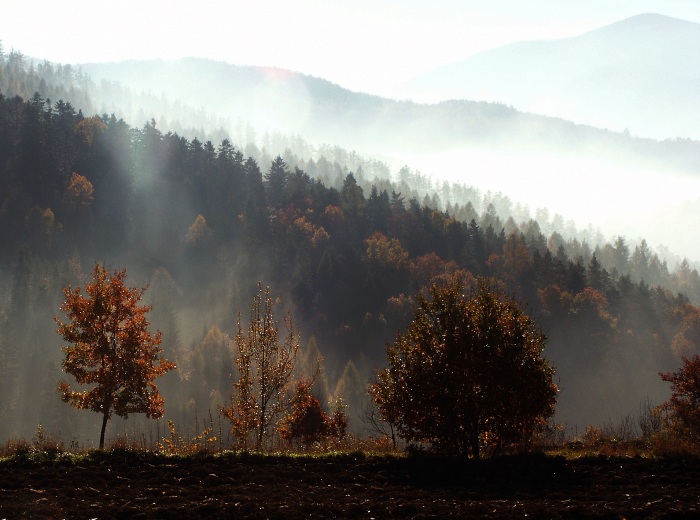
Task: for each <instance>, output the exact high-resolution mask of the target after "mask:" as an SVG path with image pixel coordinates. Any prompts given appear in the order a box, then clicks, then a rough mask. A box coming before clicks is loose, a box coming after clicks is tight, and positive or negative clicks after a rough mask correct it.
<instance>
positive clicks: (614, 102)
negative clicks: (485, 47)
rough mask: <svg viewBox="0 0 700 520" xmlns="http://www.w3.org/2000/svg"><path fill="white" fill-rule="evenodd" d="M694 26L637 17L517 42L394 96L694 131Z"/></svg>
mask: <svg viewBox="0 0 700 520" xmlns="http://www.w3.org/2000/svg"><path fill="white" fill-rule="evenodd" d="M698 47H700V24H695V23H692V22H687V21H684V20H678V19H674V18H669V17H665V16H661V15H656V14H643V15H638V16H635V17H632V18H629V19H626V20H622V21H620V22H616V23H613V24H611V25H609V26H606V27H602V28H600V29H597V30H594V31H590V32H588V33H586V34H583V35H581V36H578V37H576V38H569V39H563V40H556V41H532V42H520V43H515V44H511V45H508V46H506V47H502V48H498V49H494V50H490V51H486V52H482V53H479V54H477V55H475V56H472V57H471V58H469V59H467V60H465V61H462V62H458V63H454V64H452V65H448V66H445V67H441V68H439V69H436V70H434V71H431V72H428V73H426V74H424V75H421V76H419V77H417V78H415V79H414V80H412V81H411V82H409V83H408V84H406V85H404V87H403V88H402V92H401V94H402V95H404V96H408V97H412V98H415V99H420V100H430V101H433V102H434V101H436V100H444V99H464V98H466V99H475V100H486V101H494V102H499V103H505V104H508V105H512V106H514V107H515V108H517V109H518V110H523V111H526V112H534V113H538V114H545V115H550V116H555V117H561V118H564V119H567V120H571V121H575V122H577V123H581V124H587V125H593V126H596V127H601V128H609V129H611V130H614V131H618V132H620V131H623V130H624V129H628V130H629V131H630V132H631V133H632V134H633V135H638V136H645V137H652V138H655V139H666V138H675V137H691V138H694V139H697V138H699V137H700V123H699V121H700V117H699V116H700V103H698V101H697V95H696V91H697V85H698V83H699V82H700V56H698V54H697V53H696V52H694V51H693V49H697V48H698Z"/></svg>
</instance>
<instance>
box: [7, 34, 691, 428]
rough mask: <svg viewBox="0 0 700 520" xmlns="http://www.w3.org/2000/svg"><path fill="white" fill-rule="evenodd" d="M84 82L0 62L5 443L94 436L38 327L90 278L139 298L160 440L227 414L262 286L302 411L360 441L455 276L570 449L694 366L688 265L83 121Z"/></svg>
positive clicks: (306, 162) (337, 165)
mask: <svg viewBox="0 0 700 520" xmlns="http://www.w3.org/2000/svg"><path fill="white" fill-rule="evenodd" d="M0 50H1V48H0ZM61 77H64V79H61ZM64 80H65V81H64ZM83 80H84V78H83V77H82V73H80V72H79V71H75V70H73V69H71V68H70V67H61V66H53V65H50V64H44V65H40V66H37V67H35V66H34V65H33V64H32V63H30V62H29V61H27V60H24V59H22V57H21V55H18V54H17V53H14V54H13V53H11V54H10V55H7V56H6V55H4V54H2V52H0V186H2V190H0V289H1V291H0V416H1V417H3V420H2V422H0V438H8V437H26V438H31V437H32V435H33V433H34V432H35V430H36V428H37V425H39V424H41V425H42V427H43V428H44V429H45V430H46V431H51V432H54V433H56V434H57V435H61V436H62V438H63V439H78V440H80V441H84V440H85V439H86V438H87V437H90V436H91V435H92V434H93V432H94V431H96V428H95V426H94V425H95V423H96V421H98V418H95V417H89V415H92V414H86V413H81V412H79V411H75V410H72V409H69V407H67V406H65V405H63V404H62V403H61V402H60V398H59V395H58V392H57V389H56V388H57V384H58V381H59V380H60V379H62V377H63V373H62V371H61V367H60V360H61V350H60V346H61V340H60V338H59V337H58V336H57V335H56V332H55V323H54V317H56V316H58V315H59V312H60V311H59V308H60V307H61V303H62V298H63V293H62V288H63V287H65V286H67V285H72V286H78V285H80V284H83V283H85V281H86V279H87V277H88V276H89V273H90V272H91V269H92V266H93V265H94V264H95V263H96V262H101V263H103V264H104V265H106V266H107V267H109V268H111V269H122V268H124V269H126V270H127V272H128V281H129V283H130V284H131V285H137V286H140V287H142V286H148V289H147V291H146V292H145V294H144V298H145V300H146V302H147V303H148V304H149V305H152V306H153V310H152V312H151V313H150V317H149V319H150V321H151V324H152V328H153V329H158V330H160V331H162V333H163V344H162V346H163V348H164V353H165V355H166V357H167V358H168V359H170V360H172V361H173V362H175V363H176V365H177V370H173V371H172V372H170V373H169V374H167V375H166V376H164V377H163V379H162V381H161V382H160V384H159V388H160V389H161V393H162V394H163V396H164V398H165V403H166V404H165V418H167V419H170V420H173V421H175V423H177V424H181V425H185V426H186V425H192V424H194V423H195V422H196V421H197V420H199V419H202V418H204V417H208V416H209V414H214V415H216V414H217V410H218V409H219V408H220V407H221V406H222V405H224V404H225V403H226V402H227V399H228V396H229V394H230V392H231V373H232V372H233V371H234V352H233V349H232V348H233V347H232V341H231V340H232V336H233V335H234V334H235V327H236V315H237V313H238V311H240V310H242V311H243V313H244V314H245V312H246V310H247V307H248V304H249V302H250V299H251V296H252V295H253V294H254V293H255V292H256V288H257V286H258V283H263V284H265V285H266V286H269V287H270V288H271V292H272V294H273V295H274V296H275V298H276V305H277V306H278V307H279V309H280V312H279V315H280V316H282V315H283V314H284V313H285V312H286V311H289V312H291V314H292V315H293V316H294V319H295V322H296V323H297V324H298V325H299V327H300V331H301V338H302V354H303V356H302V358H303V360H305V361H304V362H305V363H307V364H311V363H312V360H313V359H315V358H316V357H317V356H318V355H321V356H322V357H323V360H324V361H323V368H322V371H321V372H320V374H319V377H318V378H317V381H316V386H315V389H314V392H315V393H316V394H317V395H318V396H319V398H320V400H321V402H327V401H328V400H329V399H331V398H338V397H342V399H343V400H344V401H345V402H346V403H347V404H348V411H349V417H350V427H351V429H354V431H356V432H362V431H363V428H364V423H363V421H362V418H363V415H364V413H365V412H366V409H367V407H368V406H369V404H368V403H369V401H368V398H367V386H368V382H369V380H370V379H371V377H372V374H373V373H374V372H376V370H377V369H378V368H380V367H382V366H383V365H384V363H385V361H386V360H385V345H386V343H387V341H389V340H390V338H392V337H393V335H394V333H395V332H396V330H398V329H401V328H404V327H405V326H406V324H407V323H408V321H409V320H410V317H411V311H412V305H413V301H412V296H411V295H413V294H415V293H416V291H418V290H420V289H421V288H423V287H425V286H426V285H427V284H428V283H429V282H430V281H431V280H436V279H438V280H439V279H440V278H441V277H443V278H444V277H448V276H449V275H452V274H455V273H458V274H460V275H461V276H463V277H464V278H467V279H469V278H474V277H490V278H493V279H496V280H497V281H498V282H499V283H501V284H503V286H504V287H506V288H507V291H508V292H509V293H510V294H512V295H514V297H515V298H517V299H518V300H519V301H521V302H522V303H523V305H524V306H525V307H526V308H527V310H528V312H529V314H530V315H531V316H533V318H534V319H536V321H537V323H538V324H539V326H540V327H541V329H542V330H543V331H544V333H545V334H546V336H547V338H548V339H547V348H546V350H545V352H544V355H545V356H546V357H547V358H548V359H549V360H550V362H551V363H552V365H553V366H554V368H555V370H556V379H557V384H558V386H559V388H560V395H559V398H558V405H557V416H556V420H557V421H558V422H561V423H563V424H564V425H565V426H566V428H568V429H571V430H572V432H574V431H575V432H580V431H583V429H584V428H585V426H586V425H588V424H598V425H602V424H606V423H608V422H611V421H612V422H616V421H618V420H619V419H620V418H622V417H625V416H626V415H628V414H630V413H632V414H634V413H636V412H637V411H638V410H639V408H640V406H643V403H645V402H651V403H653V404H660V403H661V402H663V401H665V400H666V399H667V398H668V393H669V389H668V385H667V384H665V383H664V382H662V381H661V378H660V377H659V375H658V373H659V372H669V371H673V370H676V369H677V367H678V366H679V365H680V364H681V360H682V357H683V356H686V357H689V356H692V355H694V354H696V353H700V309H699V308H698V306H697V305H698V304H700V276H699V275H698V272H697V269H696V268H695V267H694V265H693V264H691V262H689V261H688V260H687V259H683V260H682V261H680V262H678V263H677V265H675V263H674V265H671V266H669V265H668V264H667V261H666V260H664V259H663V258H662V257H660V256H659V254H657V252H655V251H653V250H652V249H651V248H650V247H649V245H648V244H647V243H646V241H644V240H641V241H640V242H638V243H633V242H631V241H628V240H627V239H626V238H625V237H622V236H618V237H616V238H615V239H613V240H612V241H610V242H605V241H599V240H595V241H594V240H592V238H593V237H589V238H591V240H590V241H589V240H587V239H586V238H585V237H584V238H582V237H581V235H580V234H579V235H577V234H576V233H575V232H574V233H569V234H567V231H566V227H565V226H563V225H561V226H554V225H553V223H552V222H550V221H549V220H548V218H547V215H546V212H538V218H537V219H533V218H531V217H530V216H529V215H528V214H527V212H525V211H514V210H513V208H512V205H511V204H510V203H509V202H508V201H507V200H505V201H504V199H503V198H502V197H499V196H497V195H493V194H487V195H481V194H480V193H479V192H478V190H473V189H469V188H468V187H464V186H457V185H453V186H450V185H447V184H445V185H443V186H438V187H432V186H430V183H429V182H427V181H426V179H424V178H422V177H421V176H420V175H417V174H414V173H413V172H411V171H410V169H403V170H402V171H400V172H398V174H397V176H396V177H395V178H394V179H393V180H392V178H391V175H389V174H388V172H385V171H384V170H383V169H382V168H381V167H376V168H371V167H367V164H370V165H371V164H372V163H365V168H363V167H362V166H361V165H358V161H355V162H354V164H353V163H352V161H348V163H345V164H343V163H342V162H341V161H339V160H337V157H339V156H342V155H343V154H341V153H339V152H338V150H337V149H336V150H335V151H334V154H335V155H336V157H335V158H334V157H331V156H330V155H329V157H330V160H329V159H328V158H326V157H321V158H316V159H314V158H312V157H310V156H309V157H302V156H299V155H296V154H295V153H292V151H291V150H289V149H288V148H284V149H264V148H263V149H260V148H259V147H257V146H255V145H251V144H250V143H245V142H240V143H233V142H232V141H231V140H230V139H229V138H227V137H225V136H220V137H221V139H220V140H218V141H212V140H211V139H209V137H208V136H207V137H206V138H203V140H199V139H198V138H197V137H192V138H186V137H184V136H183V135H180V134H179V133H177V132H175V131H172V130H170V129H167V128H161V127H160V126H159V124H158V122H157V121H155V120H153V119H152V120H149V121H146V122H144V124H143V125H142V126H140V127H133V126H130V125H129V124H127V123H126V122H125V121H124V119H122V118H121V117H120V115H119V113H118V112H115V113H113V114H101V115H98V114H94V113H93V112H92V111H90V110H91V109H92V106H93V105H92V104H91V103H90V101H89V99H88V98H86V97H85V94H84V91H83V90H81V89H79V88H78V89H76V88H74V87H72V86H71V85H74V84H77V83H80V81H83ZM201 135H204V133H202V134H201ZM348 155H351V154H345V156H348ZM348 164H350V166H348ZM375 166H376V165H375ZM455 166H456V167H459V165H455ZM351 168H352V169H351ZM431 189H432V191H431ZM113 422H114V424H113V425H112V426H111V428H112V431H111V435H117V434H118V433H121V432H130V431H137V432H141V433H143V434H144V435H154V434H153V433H152V430H151V428H152V426H151V425H149V424H146V423H145V422H139V420H138V418H130V419H129V420H128V421H126V422H116V421H113ZM158 427H159V428H160V431H161V432H164V431H165V427H164V426H163V425H160V426H158Z"/></svg>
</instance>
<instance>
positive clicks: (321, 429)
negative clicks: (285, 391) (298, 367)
mask: <svg viewBox="0 0 700 520" xmlns="http://www.w3.org/2000/svg"><path fill="white" fill-rule="evenodd" d="M312 386H313V385H312V383H311V381H310V380H302V381H300V382H299V383H298V384H297V389H296V393H295V395H294V399H293V403H292V409H291V412H290V413H289V414H287V415H286V416H285V417H283V418H282V420H281V421H280V423H279V427H278V430H279V432H280V437H282V439H283V440H285V441H287V442H288V443H296V446H297V448H308V447H309V446H311V445H313V444H314V443H316V442H321V441H324V440H333V441H342V440H343V438H344V437H345V436H346V434H347V430H348V417H347V414H346V413H345V404H344V403H343V400H342V399H335V400H334V403H333V411H332V412H331V415H330V416H329V415H328V414H327V413H326V412H325V410H324V409H323V407H322V406H321V402H320V401H319V400H318V398H317V397H316V396H315V395H314V394H313V392H312Z"/></svg>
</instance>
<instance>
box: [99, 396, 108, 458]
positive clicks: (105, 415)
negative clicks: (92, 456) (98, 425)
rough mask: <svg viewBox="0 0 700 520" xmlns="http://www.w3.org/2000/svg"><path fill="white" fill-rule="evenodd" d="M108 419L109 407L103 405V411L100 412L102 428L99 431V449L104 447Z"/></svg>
mask: <svg viewBox="0 0 700 520" xmlns="http://www.w3.org/2000/svg"><path fill="white" fill-rule="evenodd" d="M108 420H109V407H108V406H105V411H104V413H103V414H102V430H101V431H100V451H101V450H103V449H104V447H105V430H106V429H107V421H108Z"/></svg>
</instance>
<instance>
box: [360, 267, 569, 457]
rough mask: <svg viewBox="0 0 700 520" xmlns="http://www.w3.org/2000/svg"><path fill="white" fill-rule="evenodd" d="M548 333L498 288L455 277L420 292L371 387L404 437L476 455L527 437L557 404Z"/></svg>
mask: <svg viewBox="0 0 700 520" xmlns="http://www.w3.org/2000/svg"><path fill="white" fill-rule="evenodd" d="M544 344H545V337H544V336H543V335H542V334H541V333H540V332H539V331H538V330H537V328H536V327H535V324H534V322H533V321H532V320H531V319H530V318H529V317H528V316H527V315H526V314H524V313H523V312H522V311H521V310H520V308H519V307H518V306H517V305H516V304H515V303H514V302H513V301H511V300H509V299H508V298H506V297H505V296H504V295H503V294H502V293H501V292H499V291H497V290H496V289H494V288H491V287H489V286H488V284H487V283H486V282H485V281H484V280H481V281H480V282H479V284H478V287H476V288H470V287H465V285H464V283H463V282H462V280H461V279H460V278H459V277H454V278H453V279H452V280H451V281H450V282H449V283H447V284H445V285H438V284H435V283H433V284H431V286H430V289H429V297H426V296H424V295H422V294H421V293H418V294H417V295H416V307H415V311H414V315H413V321H412V322H411V323H410V324H409V326H408V328H407V329H406V331H405V332H404V333H399V334H397V336H396V339H395V341H394V342H393V343H392V344H391V345H389V346H388V348H387V361H388V363H389V367H388V368H387V369H385V370H382V371H381V372H379V374H378V375H377V382H376V383H374V384H373V385H372V386H371V390H370V392H371V394H372V398H373V399H374V401H375V403H376V404H377V406H378V408H379V410H380V411H381V413H382V415H383V416H384V417H385V418H387V420H389V422H392V423H396V424H397V425H398V429H399V432H400V434H401V435H402V436H403V437H404V438H406V439H407V440H409V441H413V442H421V443H426V444H429V445H431V446H432V447H433V448H435V449H437V450H442V451H446V452H448V453H453V454H462V455H471V456H473V457H474V458H479V457H480V456H481V454H482V453H483V452H484V451H485V452H486V453H495V452H497V451H498V450H499V449H500V448H502V447H505V446H508V445H511V444H518V443H522V442H524V441H527V440H528V439H529V438H530V437H531V436H532V435H533V433H534V432H535V431H536V429H537V427H538V426H541V425H542V424H543V423H544V421H545V420H546V419H547V418H548V417H550V416H551V415H552V414H553V413H554V405H555V402H556V397H557V387H556V385H555V384H554V383H553V381H552V378H553V374H554V371H553V369H552V368H551V367H550V366H549V364H548V362H547V361H546V360H545V359H544V358H543V357H542V351H543V349H544Z"/></svg>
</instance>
